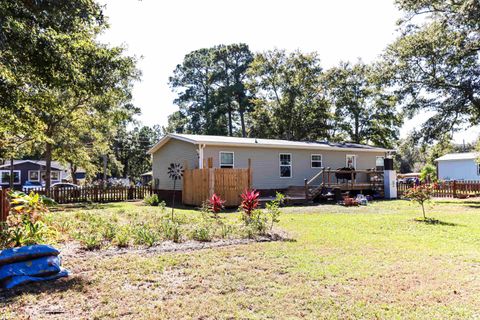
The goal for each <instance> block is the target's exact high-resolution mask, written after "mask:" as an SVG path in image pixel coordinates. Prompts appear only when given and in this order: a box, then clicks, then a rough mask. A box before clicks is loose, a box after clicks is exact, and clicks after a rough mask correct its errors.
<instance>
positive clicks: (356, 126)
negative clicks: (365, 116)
mask: <svg viewBox="0 0 480 320" xmlns="http://www.w3.org/2000/svg"><path fill="white" fill-rule="evenodd" d="M358 118H359V117H358V115H355V138H354V142H355V143H360V137H359V130H358V129H359V127H360V121H359V119H358Z"/></svg>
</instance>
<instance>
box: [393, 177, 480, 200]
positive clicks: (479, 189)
mask: <svg viewBox="0 0 480 320" xmlns="http://www.w3.org/2000/svg"><path fill="white" fill-rule="evenodd" d="M433 186H434V188H433V196H434V197H436V198H467V197H478V196H480V181H443V182H438V183H435V184H434V185H433ZM411 187H413V186H412V185H409V184H405V183H399V184H397V192H398V195H399V196H401V195H403V193H404V192H405V191H406V190H407V189H408V188H411Z"/></svg>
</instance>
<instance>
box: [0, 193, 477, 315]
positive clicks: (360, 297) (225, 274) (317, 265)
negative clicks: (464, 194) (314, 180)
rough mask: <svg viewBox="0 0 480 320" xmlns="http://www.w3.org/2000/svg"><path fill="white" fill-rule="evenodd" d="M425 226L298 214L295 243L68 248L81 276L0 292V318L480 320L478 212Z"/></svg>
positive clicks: (411, 211)
mask: <svg viewBox="0 0 480 320" xmlns="http://www.w3.org/2000/svg"><path fill="white" fill-rule="evenodd" d="M79 210H80V209H79ZM82 210H83V209H82ZM145 210H147V211H151V210H159V209H156V208H150V207H143V206H140V205H138V204H133V203H127V204H114V205H108V206H105V207H102V208H100V209H93V210H92V211H90V212H95V213H98V214H99V215H107V216H108V215H112V214H115V215H118V216H120V217H123V215H131V216H135V215H136V214H135V212H136V213H137V214H140V215H141V214H144V211H145ZM82 212H83V211H82ZM181 214H185V215H189V214H195V215H198V213H192V212H186V211H184V212H182V213H181ZM78 215H79V212H78V211H76V210H73V211H68V212H63V213H59V216H58V219H65V218H70V219H72V221H74V220H75V219H76V217H78ZM227 215H228V218H227V219H232V220H234V219H237V214H227ZM420 215H421V213H420V211H419V208H418V207H417V206H414V205H410V204H409V203H408V202H405V201H389V202H386V201H385V202H378V203H374V204H371V205H369V206H368V207H359V208H344V207H340V206H331V205H322V206H310V207H292V208H285V209H283V215H282V216H281V218H280V219H281V222H280V225H279V228H281V229H283V230H285V231H287V232H288V233H289V235H290V237H291V238H292V239H294V241H282V242H280V241H279V242H257V243H250V244H244V245H236V246H230V247H223V248H214V249H203V250H196V251H190V252H183V253H161V254H160V253H158V252H155V251H154V250H152V251H149V250H146V251H142V252H138V251H132V252H124V253H122V254H115V251H114V250H113V249H110V250H107V251H104V250H99V251H84V250H78V249H75V251H73V252H72V249H68V248H65V251H66V252H68V254H66V255H65V257H64V265H65V266H66V267H67V268H69V269H71V270H72V271H73V273H74V275H73V276H72V277H71V278H69V279H68V280H62V281H57V282H54V283H48V284H41V285H32V286H30V287H29V288H23V289H18V290H16V291H14V292H13V293H9V294H5V293H0V309H1V310H0V314H1V315H2V317H5V318H15V319H17V318H18V317H22V316H23V317H28V316H30V317H31V318H35V319H37V318H49V319H50V318H55V317H57V318H61V319H65V318H75V317H79V318H82V317H83V318H114V317H121V318H131V319H142V318H145V319H152V318H166V319H184V318H187V319H189V318H195V319H226V318H227V319H228V318H233V319H236V318H239V319H246V318H247V319H292V318H307V319H318V318H328V319H330V318H333V319H338V318H341V319H357V318H363V319H372V318H379V319H385V318H394V319H419V318H421V319H439V318H443V319H451V318H454V319H460V318H462V319H463V318H478V317H480V202H437V203H435V205H434V206H433V207H432V208H428V211H427V215H428V216H431V217H435V218H436V219H438V220H440V223H438V224H425V223H422V222H417V221H415V220H414V219H415V218H416V217H419V216H420ZM62 245H63V246H68V245H69V242H67V243H65V244H61V245H60V247H61V246H62Z"/></svg>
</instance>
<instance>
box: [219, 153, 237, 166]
mask: <svg viewBox="0 0 480 320" xmlns="http://www.w3.org/2000/svg"><path fill="white" fill-rule="evenodd" d="M222 153H231V154H232V168H231V169H233V168H235V152H233V151H220V152H219V153H218V167H219V168H221V169H230V167H228V168H222V165H227V166H230V164H222Z"/></svg>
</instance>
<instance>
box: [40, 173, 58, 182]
mask: <svg viewBox="0 0 480 320" xmlns="http://www.w3.org/2000/svg"><path fill="white" fill-rule="evenodd" d="M54 172H58V179H53V177H52V175H53V173H54ZM46 173H47V171H46V170H41V171H40V179H42V176H43V175H45V178H46V177H47V175H46ZM61 180H62V175H61V171H60V170H51V171H50V181H59V182H60V181H61ZM42 181H45V179H42Z"/></svg>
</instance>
